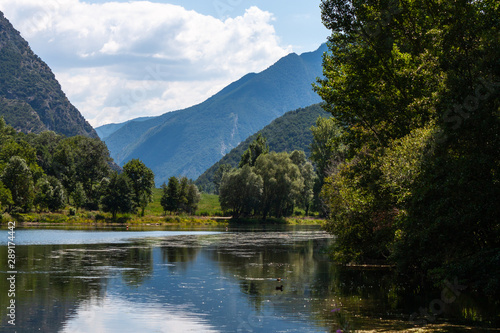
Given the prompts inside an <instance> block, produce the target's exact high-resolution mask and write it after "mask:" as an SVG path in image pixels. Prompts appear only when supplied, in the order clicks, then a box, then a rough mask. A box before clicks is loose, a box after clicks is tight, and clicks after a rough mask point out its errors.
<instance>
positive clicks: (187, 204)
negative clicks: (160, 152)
mask: <svg viewBox="0 0 500 333" xmlns="http://www.w3.org/2000/svg"><path fill="white" fill-rule="evenodd" d="M162 190H163V194H162V197H161V205H162V207H163V210H164V211H165V212H166V211H170V212H171V213H173V212H178V211H182V212H186V213H188V214H194V213H195V211H196V209H197V207H198V203H199V202H200V199H201V194H200V192H199V191H198V187H196V185H195V184H194V183H193V181H191V180H189V179H188V178H187V177H182V178H181V179H180V181H179V179H178V178H177V177H170V179H169V180H168V186H167V185H165V183H164V184H163V185H162Z"/></svg>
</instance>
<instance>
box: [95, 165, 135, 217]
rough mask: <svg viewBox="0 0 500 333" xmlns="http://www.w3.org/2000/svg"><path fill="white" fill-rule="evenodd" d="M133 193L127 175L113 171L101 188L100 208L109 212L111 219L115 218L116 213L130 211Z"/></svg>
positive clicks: (132, 205) (132, 204)
mask: <svg viewBox="0 0 500 333" xmlns="http://www.w3.org/2000/svg"><path fill="white" fill-rule="evenodd" d="M133 194H134V190H133V188H132V185H131V183H130V179H129V178H128V176H127V175H126V174H123V173H122V174H118V173H116V172H113V173H112V174H111V177H110V178H109V180H108V181H107V182H106V184H104V185H103V188H102V197H101V205H102V210H103V211H105V212H110V213H111V214H112V216H113V219H116V215H117V214H118V213H129V212H131V211H132V209H133V207H134V203H133V199H132V197H133Z"/></svg>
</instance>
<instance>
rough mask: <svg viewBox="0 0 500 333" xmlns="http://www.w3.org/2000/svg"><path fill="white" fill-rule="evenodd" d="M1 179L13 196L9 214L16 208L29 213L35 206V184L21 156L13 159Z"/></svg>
mask: <svg viewBox="0 0 500 333" xmlns="http://www.w3.org/2000/svg"><path fill="white" fill-rule="evenodd" d="M0 179H1V180H2V182H3V183H4V185H5V187H7V188H8V189H9V190H10V192H11V194H12V204H11V205H9V208H8V210H9V212H10V211H12V209H14V208H20V209H22V210H24V211H25V212H26V211H28V210H29V209H30V208H31V206H32V204H33V197H34V184H33V177H32V174H31V170H30V169H29V167H28V165H27V164H26V161H25V160H24V159H22V158H21V157H19V156H13V157H11V158H10V159H9V162H8V163H7V165H6V166H5V169H4V170H3V173H2V174H1V176H0Z"/></svg>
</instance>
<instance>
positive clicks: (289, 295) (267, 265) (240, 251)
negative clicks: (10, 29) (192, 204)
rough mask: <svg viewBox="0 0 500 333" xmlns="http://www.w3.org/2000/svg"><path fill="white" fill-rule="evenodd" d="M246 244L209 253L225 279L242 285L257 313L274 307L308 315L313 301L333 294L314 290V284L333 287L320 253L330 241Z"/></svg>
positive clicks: (291, 312) (327, 264) (242, 289)
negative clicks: (232, 278)
mask: <svg viewBox="0 0 500 333" xmlns="http://www.w3.org/2000/svg"><path fill="white" fill-rule="evenodd" d="M236 243H238V242H236ZM243 243H244V244H243V245H241V246H238V245H236V244H235V245H233V246H231V247H224V246H223V245H222V246H221V247H220V248H219V249H218V251H210V252H209V253H210V257H211V259H212V260H214V261H216V262H218V263H219V265H220V270H221V272H222V273H223V274H224V275H227V276H231V277H235V278H237V279H238V280H239V281H240V282H239V284H240V290H241V291H242V292H243V293H244V294H247V295H248V296H249V300H250V301H251V302H252V304H253V306H254V307H255V309H257V311H260V310H262V307H263V306H264V305H266V304H267V305H269V304H272V305H273V306H274V308H275V309H277V310H278V309H279V311H283V312H287V313H289V314H297V313H299V312H301V311H302V312H304V305H306V307H307V306H308V305H307V304H309V303H310V302H309V300H310V298H311V297H316V296H315V295H316V294H318V293H321V294H322V297H323V296H325V294H328V293H329V291H328V288H326V290H321V289H322V288H321V286H319V285H317V289H316V287H312V288H311V287H310V286H312V284H311V283H313V281H320V280H324V281H328V283H332V282H331V281H332V279H331V276H329V275H327V276H326V277H325V276H324V275H325V271H326V272H328V269H327V268H326V267H325V265H326V266H329V265H330V264H329V263H328V262H327V261H326V260H327V259H326V258H325V257H324V256H323V255H321V254H320V253H319V251H318V249H320V248H321V247H322V246H321V245H325V244H326V240H322V239H315V240H309V241H301V242H294V243H293V244H272V245H270V244H267V245H266V244H262V243H258V244H256V245H252V244H251V242H243ZM278 279H281V281H278ZM325 283H326V282H325ZM281 286H283V288H282V290H281ZM307 312H309V311H307Z"/></svg>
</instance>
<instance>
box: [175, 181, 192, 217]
mask: <svg viewBox="0 0 500 333" xmlns="http://www.w3.org/2000/svg"><path fill="white" fill-rule="evenodd" d="M188 190H189V179H188V178H187V177H181V179H180V181H179V201H178V207H177V208H178V209H180V210H181V211H183V212H187V211H188Z"/></svg>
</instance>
